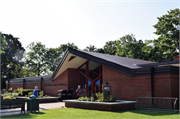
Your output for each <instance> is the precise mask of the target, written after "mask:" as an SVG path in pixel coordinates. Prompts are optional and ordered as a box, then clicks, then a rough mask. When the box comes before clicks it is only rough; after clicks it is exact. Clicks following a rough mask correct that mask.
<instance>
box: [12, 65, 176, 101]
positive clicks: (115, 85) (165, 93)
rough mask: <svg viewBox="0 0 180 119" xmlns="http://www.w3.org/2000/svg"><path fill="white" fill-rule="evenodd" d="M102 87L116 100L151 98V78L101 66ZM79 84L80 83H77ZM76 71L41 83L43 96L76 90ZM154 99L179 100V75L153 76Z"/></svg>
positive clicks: (26, 86)
mask: <svg viewBox="0 0 180 119" xmlns="http://www.w3.org/2000/svg"><path fill="white" fill-rule="evenodd" d="M102 81H103V86H105V85H106V82H108V83H109V85H110V87H111V92H110V93H111V94H112V95H116V96H117V99H118V100H131V101H134V100H136V99H137V98H138V97H151V76H150V74H149V76H129V75H126V74H124V73H121V72H118V71H116V70H113V69H110V68H108V67H105V66H102ZM79 83H80V82H79ZM77 85H78V84H77V70H76V69H67V70H65V71H64V72H63V73H62V74H61V75H60V76H58V77H57V78H56V79H55V80H53V81H49V82H43V83H42V90H43V91H44V94H45V95H51V96H57V93H58V90H68V89H73V90H74V91H75V90H76V88H77ZM24 86H25V89H34V86H38V87H39V89H40V82H36V83H25V85H24ZM10 87H13V88H18V87H19V88H20V87H23V84H10ZM154 96H155V97H177V98H179V75H174V74H166V75H154Z"/></svg>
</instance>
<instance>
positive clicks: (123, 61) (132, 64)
mask: <svg viewBox="0 0 180 119" xmlns="http://www.w3.org/2000/svg"><path fill="white" fill-rule="evenodd" d="M78 51H79V52H82V53H86V54H89V55H91V56H94V57H96V58H100V59H103V60H106V61H108V62H111V63H115V64H117V65H121V66H124V67H127V68H130V69H137V68H141V67H139V66H138V65H139V64H141V65H142V64H147V63H148V64H151V63H155V62H151V61H145V60H140V59H133V58H127V57H121V56H114V55H109V54H102V53H96V52H88V51H81V50H78Z"/></svg>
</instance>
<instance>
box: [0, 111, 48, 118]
mask: <svg viewBox="0 0 180 119" xmlns="http://www.w3.org/2000/svg"><path fill="white" fill-rule="evenodd" d="M42 114H46V113H44V112H32V113H27V114H21V115H14V116H7V117H6V116H5V117H1V118H13V119H19V118H35V117H37V116H38V115H42Z"/></svg>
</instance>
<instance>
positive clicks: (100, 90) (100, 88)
mask: <svg viewBox="0 0 180 119" xmlns="http://www.w3.org/2000/svg"><path fill="white" fill-rule="evenodd" d="M101 73H102V66H101V65H99V75H100V74H101ZM99 80H100V86H99V92H100V93H102V76H101V77H100V78H99Z"/></svg>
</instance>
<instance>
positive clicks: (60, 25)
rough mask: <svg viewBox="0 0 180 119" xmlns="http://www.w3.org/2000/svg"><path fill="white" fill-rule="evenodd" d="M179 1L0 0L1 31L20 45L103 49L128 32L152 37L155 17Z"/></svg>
mask: <svg viewBox="0 0 180 119" xmlns="http://www.w3.org/2000/svg"><path fill="white" fill-rule="evenodd" d="M179 3H180V1H179V0H131V1H130V0H126V1H125V0H112V1H110V0H91V1H87V0H84V1H76V0H74V1H68V0H66V1H65V0H44V1H40V0H31V1H29V0H0V15H1V19H0V31H1V32H3V33H6V34H12V35H13V36H15V37H19V38H20V39H19V40H20V41H21V43H22V45H23V47H27V45H28V44H30V43H31V42H41V43H42V44H45V45H46V46H47V47H49V48H50V47H53V48H55V47H58V46H59V45H60V44H65V43H68V42H70V43H72V42H73V43H74V44H75V45H77V46H78V47H79V48H80V49H84V48H85V47H86V46H89V44H91V45H94V46H95V47H97V48H102V47H103V46H104V45H105V42H107V41H111V40H117V39H119V38H120V37H122V36H124V35H127V34H134V35H135V37H136V39H137V40H139V39H141V40H146V39H155V38H157V36H156V35H155V34H153V32H155V29H154V28H153V25H154V24H156V23H157V17H160V16H162V15H164V14H167V11H169V10H170V9H175V8H179Z"/></svg>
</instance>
